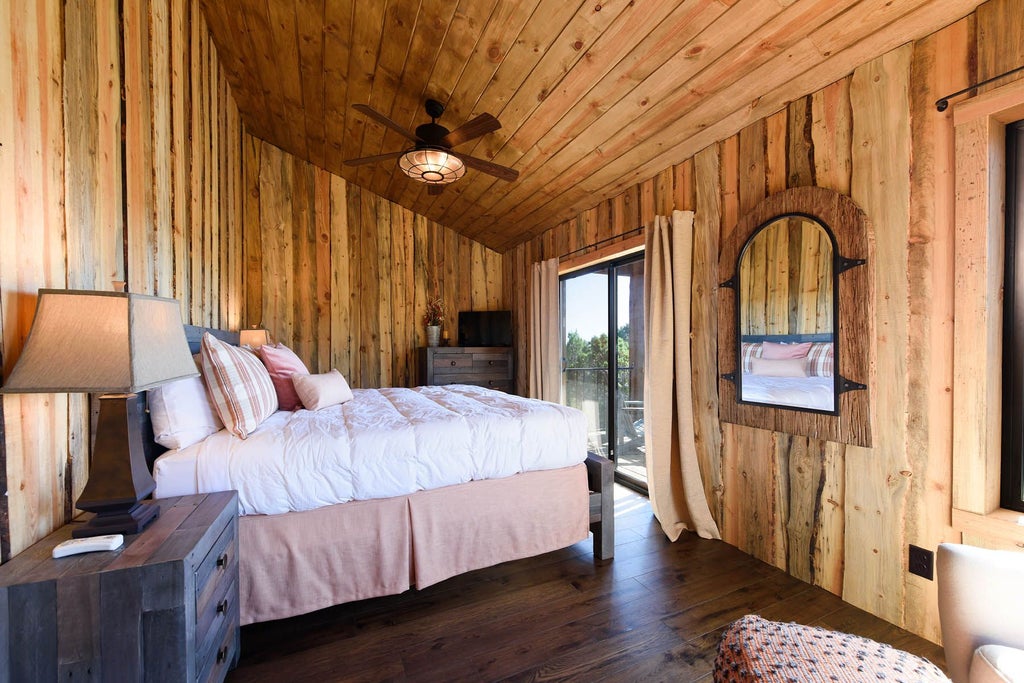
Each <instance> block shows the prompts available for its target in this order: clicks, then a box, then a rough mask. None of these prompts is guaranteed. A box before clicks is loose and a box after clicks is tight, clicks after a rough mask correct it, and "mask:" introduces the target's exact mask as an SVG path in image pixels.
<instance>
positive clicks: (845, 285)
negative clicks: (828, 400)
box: [718, 187, 874, 446]
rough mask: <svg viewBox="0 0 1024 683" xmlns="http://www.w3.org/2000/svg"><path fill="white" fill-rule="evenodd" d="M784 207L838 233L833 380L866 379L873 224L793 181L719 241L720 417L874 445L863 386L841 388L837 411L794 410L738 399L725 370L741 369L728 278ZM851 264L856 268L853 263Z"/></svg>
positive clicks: (848, 202) (847, 205)
mask: <svg viewBox="0 0 1024 683" xmlns="http://www.w3.org/2000/svg"><path fill="white" fill-rule="evenodd" d="M786 214H802V215H805V216H809V217H813V218H814V219H815V220H817V221H818V222H819V223H821V224H822V225H825V226H826V227H827V228H828V229H829V230H830V231H831V232H832V235H833V237H834V238H835V244H836V247H837V249H838V252H837V254H836V255H835V263H836V272H837V273H838V288H837V292H838V297H837V301H838V310H837V311H835V314H836V315H838V317H839V320H838V322H839V325H838V326H839V337H838V339H837V340H836V352H837V355H836V381H837V382H841V381H842V378H846V379H848V380H850V381H851V382H853V383H854V384H864V385H869V384H870V383H869V381H868V376H869V372H870V367H871V349H872V348H873V346H874V324H873V317H872V316H871V315H870V312H871V311H872V310H873V309H874V305H873V304H874V278H873V277H872V268H873V266H872V256H873V254H872V253H871V251H872V249H871V245H872V239H871V235H870V232H871V224H870V221H869V220H868V218H867V215H866V214H865V213H864V211H863V210H861V208H860V207H859V206H857V204H856V203H855V202H854V201H853V200H852V199H850V198H849V197H847V196H845V195H842V194H839V193H838V192H835V191H833V190H829V189H825V188H820V187H798V188H793V189H790V190H785V191H783V192H779V193H777V194H773V195H771V196H770V197H767V198H766V199H764V200H762V201H761V202H760V203H759V204H758V205H757V206H755V207H754V208H753V209H752V210H751V211H750V212H749V213H747V214H746V215H745V216H743V217H742V218H741V219H740V220H739V222H738V223H737V224H736V229H735V230H733V231H732V232H731V233H730V234H727V235H726V236H725V237H724V238H723V240H722V245H721V252H720V255H719V260H718V268H719V271H718V272H719V273H720V274H722V275H725V276H727V277H729V278H730V280H726V282H725V283H723V286H720V287H719V289H718V370H719V380H718V391H719V417H720V419H721V420H722V422H729V423H732V424H740V425H745V426H748V427H758V428H760V429H768V430H771V431H776V432H782V433H785V434H794V435H801V436H809V437H812V438H816V439H824V440H827V441H835V442H839V443H848V444H854V445H858V446H870V445H871V420H870V410H869V393H870V391H871V387H870V386H869V387H868V389H867V390H855V391H842V393H840V394H839V405H838V411H837V414H835V415H833V414H826V413H817V412H808V411H802V410H792V409H787V408H780V407H773V406H765V405H754V404H749V403H740V402H739V401H738V400H737V386H736V384H735V383H734V382H733V381H732V380H730V379H726V377H727V376H730V375H732V376H735V373H736V372H737V371H738V361H739V359H738V355H739V354H738V349H739V345H738V343H737V339H738V337H737V335H738V334H739V330H738V329H737V316H736V310H737V298H738V292H736V291H735V289H733V288H731V287H730V286H729V285H728V283H730V282H733V281H735V277H736V272H737V269H738V267H739V265H738V264H739V256H740V254H741V253H742V251H743V248H744V246H745V245H746V243H747V240H749V239H750V238H751V236H753V235H754V234H755V233H756V232H757V231H758V229H759V228H761V227H762V226H763V225H765V224H767V223H769V222H770V221H772V220H773V219H774V218H776V217H778V216H782V215H786ZM854 265H856V267H854Z"/></svg>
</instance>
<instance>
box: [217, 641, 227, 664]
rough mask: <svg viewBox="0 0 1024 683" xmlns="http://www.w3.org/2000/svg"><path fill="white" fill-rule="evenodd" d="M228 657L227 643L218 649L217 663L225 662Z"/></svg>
mask: <svg viewBox="0 0 1024 683" xmlns="http://www.w3.org/2000/svg"><path fill="white" fill-rule="evenodd" d="M227 658H228V646H227V645H225V646H224V647H222V648H221V649H219V650H217V663H218V664H223V663H224V660H226V659H227Z"/></svg>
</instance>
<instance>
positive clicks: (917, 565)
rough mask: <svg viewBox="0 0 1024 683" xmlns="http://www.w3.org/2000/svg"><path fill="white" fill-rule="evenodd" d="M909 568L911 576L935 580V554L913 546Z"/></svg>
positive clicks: (911, 546) (911, 547)
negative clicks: (915, 575)
mask: <svg viewBox="0 0 1024 683" xmlns="http://www.w3.org/2000/svg"><path fill="white" fill-rule="evenodd" d="M907 568H908V569H909V570H910V573H911V574H917V575H918V576H922V577H924V578H926V579H928V580H929V581H931V580H933V579H934V578H935V553H933V552H932V551H931V550H925V549H924V548H918V547H917V546H916V545H913V544H911V545H910V559H909V562H908V564H907Z"/></svg>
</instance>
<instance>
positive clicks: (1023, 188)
mask: <svg viewBox="0 0 1024 683" xmlns="http://www.w3.org/2000/svg"><path fill="white" fill-rule="evenodd" d="M1005 279H1006V282H1005V289H1004V297H1005V298H1004V303H1003V449H1002V456H1003V457H1002V470H1001V473H1000V474H1001V476H1000V489H1001V490H1000V505H1001V506H1002V507H1004V508H1007V509H1010V510H1018V511H1021V512H1024V121H1017V122H1015V123H1011V124H1007V126H1006V274H1005Z"/></svg>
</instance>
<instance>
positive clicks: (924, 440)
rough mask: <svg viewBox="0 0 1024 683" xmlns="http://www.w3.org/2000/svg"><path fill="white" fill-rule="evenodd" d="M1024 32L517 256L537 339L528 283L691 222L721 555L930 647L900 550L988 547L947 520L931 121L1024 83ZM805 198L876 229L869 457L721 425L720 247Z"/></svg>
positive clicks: (870, 94)
mask: <svg viewBox="0 0 1024 683" xmlns="http://www.w3.org/2000/svg"><path fill="white" fill-rule="evenodd" d="M1022 14H1024V1H1022V0H990V2H987V3H985V4H984V5H982V6H980V7H979V8H978V10H977V11H976V12H975V13H973V14H971V15H969V16H968V17H966V18H964V19H962V20H961V21H958V22H956V23H955V24H952V25H950V26H948V27H946V28H944V29H942V30H940V31H938V32H936V33H934V34H932V35H930V36H927V37H926V38H924V39H922V40H920V41H917V42H916V43H913V44H907V45H904V46H902V47H900V48H897V49H895V50H893V51H891V52H889V53H887V54H885V55H883V56H882V57H879V58H878V59H875V60H873V61H871V62H868V63H866V64H863V65H860V66H858V67H857V68H855V69H853V70H852V71H851V72H849V74H848V75H847V76H845V77H843V78H841V79H840V80H838V81H836V82H835V83H833V84H831V85H829V86H827V87H825V88H823V89H821V90H818V91H816V92H812V93H810V94H808V95H807V96H806V97H804V98H802V99H800V100H797V101H795V102H792V103H790V104H789V105H788V106H787V107H786V108H785V109H783V110H781V111H779V112H776V113H772V114H769V115H768V116H766V117H765V118H764V119H761V120H759V121H756V122H754V123H753V124H750V125H749V126H747V127H746V128H744V129H743V130H742V131H740V133H738V134H737V135H734V136H731V137H729V138H726V139H724V140H720V141H719V142H717V143H714V144H712V145H710V146H708V147H707V148H706V149H704V150H703V151H701V152H700V153H698V154H697V155H695V156H694V157H693V158H691V159H684V160H681V161H679V162H678V163H677V164H676V165H674V166H672V167H671V168H669V169H667V170H665V171H663V172H662V173H661V174H659V175H658V176H657V177H656V178H654V179H651V180H648V181H645V182H644V183H641V184H639V185H636V186H633V187H630V188H628V189H627V190H626V191H624V192H623V194H622V195H620V196H619V197H617V198H615V199H612V200H609V201H607V202H604V203H603V204H601V205H599V206H596V207H593V208H591V209H589V210H587V211H584V212H582V213H580V214H579V215H578V216H576V217H575V218H573V219H572V220H569V221H566V222H564V223H561V224H559V225H557V226H555V227H554V228H552V229H550V230H548V231H547V232H545V233H543V234H542V235H540V236H539V237H537V238H536V239H534V240H532V241H530V242H528V243H526V244H522V245H520V246H518V247H516V248H514V249H512V250H510V251H509V252H507V253H506V255H505V265H506V270H505V278H506V289H507V291H508V292H509V297H510V300H511V301H512V302H514V303H515V306H516V309H515V318H516V322H517V325H518V326H519V327H520V328H523V329H525V328H526V325H527V323H526V320H527V318H526V297H525V291H526V282H527V280H528V273H529V269H530V266H531V264H532V263H534V262H536V261H539V260H542V259H545V258H550V257H552V256H559V255H561V254H564V253H566V252H567V251H570V250H573V249H576V248H579V247H582V246H585V245H587V244H591V243H593V242H594V241H596V240H597V239H601V238H603V237H608V236H614V235H617V234H619V233H620V232H624V231H626V230H629V229H631V228H634V227H636V226H638V225H642V224H644V223H647V222H648V221H649V220H650V219H651V217H652V215H653V214H654V213H655V212H657V213H659V214H667V213H669V211H670V210H671V209H672V208H677V209H691V208H695V209H696V212H697V216H696V222H695V230H696V236H695V249H694V282H693V301H694V304H693V306H694V323H693V339H692V342H691V350H692V353H693V368H694V377H693V385H692V390H693V392H694V405H695V406H698V407H699V410H698V413H697V416H696V418H697V437H698V438H697V446H698V456H699V458H700V462H701V466H702V469H703V471H704V473H705V482H704V486H705V490H706V491H707V493H708V497H709V501H710V503H711V509H712V511H713V513H714V514H715V516H716V519H717V520H718V522H719V525H720V527H721V529H722V532H723V537H724V538H725V540H726V541H728V542H729V543H731V544H733V545H736V546H737V547H739V548H741V549H743V550H745V551H747V552H749V553H751V554H752V555H755V556H757V557H759V558H761V559H763V560H765V561H767V562H770V563H772V564H775V565H776V566H779V567H782V568H784V569H786V570H787V571H789V572H790V573H792V574H794V575H796V576H798V577H800V578H804V579H806V580H808V581H811V582H813V583H815V584H817V585H820V586H823V587H825V588H827V589H828V590H830V591H832V592H835V593H838V594H840V595H842V596H843V597H844V598H845V599H846V600H848V601H850V602H852V603H854V604H856V605H858V606H860V607H863V608H865V609H868V610H869V611H871V612H873V613H875V614H877V615H879V616H882V617H884V618H886V619H888V620H890V621H892V622H894V623H897V624H899V625H901V626H905V627H907V628H909V629H911V630H913V631H914V632H916V633H919V634H921V635H923V636H925V637H927V638H930V639H932V640H935V641H937V640H938V639H939V622H938V615H937V612H936V588H935V583H934V582H932V581H927V580H924V579H921V578H919V577H917V576H914V575H911V574H909V573H908V572H907V571H906V566H907V560H906V554H907V544H909V543H913V544H915V545H919V546H922V547H925V548H931V549H934V548H935V547H936V546H937V545H938V543H940V542H942V541H961V540H962V539H963V540H965V541H968V540H969V541H971V542H978V543H982V542H984V539H982V538H978V537H977V534H975V533H973V532H972V534H971V535H969V536H968V535H967V534H962V533H961V532H963V531H964V530H963V529H954V528H953V527H952V526H951V519H950V506H951V494H950V491H951V488H952V482H951V481H950V479H951V459H952V427H951V425H952V420H953V414H952V402H953V397H952V367H953V361H952V348H953V310H952V308H953V288H954V266H953V235H954V222H953V204H954V192H953V177H954V173H953V168H954V164H955V158H954V149H953V128H952V119H951V110H950V111H947V112H944V113H940V112H937V111H936V109H935V107H934V102H935V100H937V99H938V98H939V97H941V96H944V95H946V94H948V93H950V92H953V91H956V90H959V89H960V88H963V87H966V86H967V85H969V84H970V83H972V82H976V81H978V80H981V79H984V78H988V77H990V76H994V75H997V74H999V73H1002V72H1004V71H1006V70H1009V69H1012V68H1014V67H1016V66H1020V65H1021V64H1022V63H1024V61H1022V60H1024V38H1022V35H1021V31H1020V21H1019V17H1020V16H1022ZM851 66H852V65H851ZM1017 77H1018V78H1019V77H1020V76H1019V75H1018V76H1017ZM804 185H818V186H822V187H828V188H831V189H835V190H837V191H839V192H842V193H845V194H848V195H850V196H851V197H852V198H853V199H854V200H855V201H856V202H857V203H858V204H860V206H861V207H863V208H864V209H865V210H866V211H867V213H868V216H869V218H870V219H871V220H872V221H873V224H874V233H875V235H876V239H877V242H876V245H875V246H876V253H875V263H874V270H873V272H874V278H875V281H874V286H875V289H876V292H877V300H878V305H877V306H876V308H875V310H874V311H873V312H872V315H873V325H874V328H875V332H874V336H873V338H871V339H865V340H864V343H869V344H871V345H872V346H873V357H874V358H875V371H874V375H873V376H872V377H871V379H870V385H869V391H870V392H871V401H872V405H871V415H872V420H873V424H872V426H871V428H872V434H873V444H874V445H873V447H872V448H869V449H866V448H858V447H854V446H846V445H843V444H837V443H831V442H827V441H821V440H815V439H809V438H806V437H799V436H792V435H788V434H783V433H780V432H771V431H765V430H759V429H753V428H748V427H743V426H737V425H732V424H721V423H719V422H718V400H719V397H718V395H717V388H716V385H717V380H716V378H717V362H716V353H717V346H716V339H717V332H716V329H715V326H716V323H715V317H716V314H717V313H716V311H715V310H714V301H715V298H716V296H717V295H716V291H717V287H718V283H719V282H720V281H721V280H722V279H725V278H726V277H728V275H729V274H726V273H719V272H717V271H718V264H717V259H718V245H719V244H720V243H721V242H722V240H726V239H728V238H729V235H730V234H731V231H732V230H733V229H734V227H735V225H736V222H737V220H738V218H739V217H740V216H742V215H743V214H744V212H746V211H747V210H749V209H750V208H751V207H752V206H753V205H754V204H756V203H757V202H758V201H759V200H760V199H762V198H763V197H764V196H766V195H767V194H768V193H773V192H777V191H780V190H783V189H786V188H787V187H799V186H804ZM622 207H626V208H628V211H627V212H626V214H625V216H624V217H623V218H621V219H619V220H617V221H613V220H612V217H613V216H616V215H617V214H616V211H617V210H618V209H620V208H622ZM840 315H841V313H840ZM526 342H527V335H525V334H519V335H517V344H518V345H519V349H518V353H519V358H520V359H521V362H520V364H519V373H520V375H519V376H520V379H522V378H523V377H524V376H525V374H524V373H525V368H526V367H527V355H526V354H527V343H526ZM1016 540H1017V542H1018V543H1020V542H1021V541H1024V537H1022V538H1017V539H1016Z"/></svg>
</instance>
